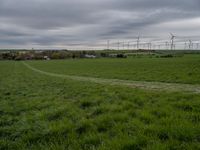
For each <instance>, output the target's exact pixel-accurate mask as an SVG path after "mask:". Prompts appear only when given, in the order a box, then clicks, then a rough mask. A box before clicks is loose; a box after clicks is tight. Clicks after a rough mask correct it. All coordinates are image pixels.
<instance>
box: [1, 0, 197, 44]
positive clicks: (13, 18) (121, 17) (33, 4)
mask: <svg viewBox="0 0 200 150" xmlns="http://www.w3.org/2000/svg"><path fill="white" fill-rule="evenodd" d="M199 8H200V2H199V0H174V1H165V0H121V1H120V0H84V1H83V0H73V1H70V0H57V1H55V0H30V1H27V0H0V47H1V46H3V45H8V44H9V43H10V45H15V44H16V45H24V44H26V43H29V44H31V43H33V44H38V45H46V46H48V45H49V46H53V45H59V44H60V43H63V44H64V43H73V42H84V41H92V42H98V41H99V40H101V41H102V40H107V39H109V38H110V39H117V38H119V39H120V38H129V37H133V36H135V35H137V34H144V35H145V34H150V33H152V32H153V33H155V34H156V35H160V36H162V35H163V34H166V33H168V32H169V31H167V29H166V30H165V29H163V30H161V29H158V30H157V32H154V31H155V30H156V29H155V27H156V26H157V25H159V24H162V23H164V22H171V21H177V22H178V21H179V20H182V19H185V20H187V19H192V18H200V9H199ZM2 24H4V26H3V25H2ZM6 25H9V28H7V27H5V26H6ZM13 26H14V27H13ZM188 26H190V25H189V24H188ZM160 28H162V27H160ZM52 30H56V31H55V32H53V31H52ZM148 30H149V31H148ZM176 30H177V31H179V32H182V34H184V32H183V30H182V31H180V30H178V28H177V27H174V29H173V31H176ZM188 32H189V31H187V33H188ZM199 32H200V31H198V32H195V31H191V34H193V33H199Z"/></svg>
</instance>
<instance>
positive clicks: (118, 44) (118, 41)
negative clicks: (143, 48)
mask: <svg viewBox="0 0 200 150" xmlns="http://www.w3.org/2000/svg"><path fill="white" fill-rule="evenodd" d="M119 44H120V43H119V41H118V43H117V49H118V50H119Z"/></svg>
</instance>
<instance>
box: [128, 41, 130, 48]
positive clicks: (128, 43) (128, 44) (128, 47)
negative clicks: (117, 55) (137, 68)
mask: <svg viewBox="0 0 200 150" xmlns="http://www.w3.org/2000/svg"><path fill="white" fill-rule="evenodd" d="M129 47H130V42H128V50H129Z"/></svg>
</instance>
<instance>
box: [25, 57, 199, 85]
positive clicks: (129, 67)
mask: <svg viewBox="0 0 200 150" xmlns="http://www.w3.org/2000/svg"><path fill="white" fill-rule="evenodd" d="M29 64H30V65H32V66H33V67H36V68H40V69H41V70H44V71H48V72H53V73H60V74H68V75H79V76H92V77H99V78H111V79H113V78H114V79H125V80H134V81H135V80H139V81H160V82H172V83H174V82H176V83H189V84H200V55H198V54H196V55H185V56H184V57H175V58H148V57H141V58H128V59H115V58H114V59H111V58H107V59H94V60H92V59H77V60H57V61H50V62H45V61H32V62H29Z"/></svg>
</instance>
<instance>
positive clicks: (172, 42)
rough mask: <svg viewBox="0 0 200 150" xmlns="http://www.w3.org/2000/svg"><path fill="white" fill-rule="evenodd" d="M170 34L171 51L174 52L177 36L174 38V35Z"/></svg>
mask: <svg viewBox="0 0 200 150" xmlns="http://www.w3.org/2000/svg"><path fill="white" fill-rule="evenodd" d="M170 34H171V50H173V48H174V38H175V37H176V36H174V35H173V34H172V33H170Z"/></svg>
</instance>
